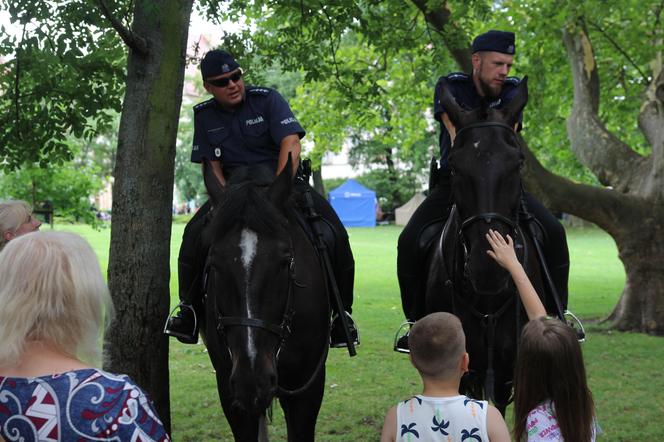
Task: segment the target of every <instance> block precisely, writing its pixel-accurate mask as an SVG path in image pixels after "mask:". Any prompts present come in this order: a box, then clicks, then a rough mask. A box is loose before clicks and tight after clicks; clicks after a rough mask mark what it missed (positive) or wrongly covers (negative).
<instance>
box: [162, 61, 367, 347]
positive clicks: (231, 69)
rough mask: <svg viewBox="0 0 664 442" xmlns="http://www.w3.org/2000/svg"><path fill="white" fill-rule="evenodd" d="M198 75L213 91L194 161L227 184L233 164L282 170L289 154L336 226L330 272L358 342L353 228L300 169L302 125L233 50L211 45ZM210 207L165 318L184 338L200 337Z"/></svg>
mask: <svg viewBox="0 0 664 442" xmlns="http://www.w3.org/2000/svg"><path fill="white" fill-rule="evenodd" d="M201 74H202V76H203V84H204V86H205V90H207V91H208V92H209V93H210V94H211V95H212V96H213V98H211V99H209V100H207V101H204V102H202V103H200V104H198V105H196V106H194V142H193V149H192V153H191V161H193V162H196V163H201V162H202V161H203V160H206V161H208V162H209V164H210V166H211V168H212V171H213V172H214V174H215V176H216V177H217V178H218V179H219V182H220V183H221V184H222V185H225V184H226V179H227V178H228V177H229V176H231V175H232V174H233V170H234V169H236V168H237V167H240V166H249V165H266V166H268V167H270V168H271V169H273V170H274V171H275V172H276V173H277V174H278V173H279V172H280V171H281V170H282V169H283V168H284V167H285V166H286V163H287V161H288V156H289V154H290V155H291V157H292V160H293V175H294V176H295V178H296V179H295V189H296V191H297V192H299V193H308V194H309V195H310V196H311V199H310V200H313V204H312V205H313V209H314V210H315V212H316V213H317V214H319V215H320V217H322V219H323V220H324V221H325V223H326V224H327V225H329V226H331V230H332V231H333V234H334V237H335V239H336V244H334V247H333V248H332V249H333V251H334V253H333V255H332V256H331V261H332V262H333V264H334V265H333V267H334V268H333V273H334V275H331V276H333V277H334V278H335V281H336V283H337V285H338V287H339V292H340V294H341V299H342V303H343V308H344V310H345V312H346V313H345V315H346V319H347V322H348V323H349V325H350V332H351V338H352V339H353V341H354V342H355V343H357V329H356V327H355V324H354V323H353V321H352V318H351V317H350V314H349V312H350V311H351V306H352V303H353V282H354V273H355V263H354V260H353V254H352V252H351V249H350V244H349V241H348V234H347V233H346V230H345V229H344V227H343V225H342V224H341V221H340V220H339V218H338V217H337V215H336V213H335V212H334V210H333V209H332V207H331V206H330V205H329V203H328V202H327V201H326V200H325V199H324V198H323V197H321V196H320V195H319V194H318V193H317V192H315V191H313V190H312V189H311V187H310V186H309V184H308V182H307V179H305V178H304V177H303V175H302V171H301V170H302V169H301V167H299V158H300V151H301V145H300V139H301V138H302V137H304V134H305V132H304V129H302V126H300V123H299V122H298V121H297V119H296V118H295V116H294V115H293V112H292V111H291V109H290V107H289V106H288V103H287V102H286V100H284V99H283V97H282V96H281V95H280V94H279V93H278V92H277V91H275V90H273V89H270V88H265V87H253V86H247V87H245V84H244V80H243V78H242V75H243V71H242V68H241V67H240V65H239V64H238V63H237V61H236V60H235V58H234V57H233V56H232V55H230V54H229V53H227V52H224V51H221V50H212V51H209V52H208V53H207V54H206V55H205V57H204V58H203V60H202V61H201ZM210 210H211V206H210V202H209V201H208V202H206V203H205V204H204V205H203V206H202V207H201V208H200V210H199V211H198V212H197V213H196V215H194V217H193V218H192V219H191V221H190V222H189V223H188V224H187V226H186V228H185V231H184V234H183V237H182V245H181V247H180V255H179V256H178V277H179V295H180V304H179V305H178V307H179V312H178V314H177V315H176V316H172V317H170V318H169V319H168V320H167V322H166V326H165V329H164V332H165V333H166V334H169V335H172V336H175V337H177V338H178V340H180V341H181V342H184V343H195V342H197V340H198V336H197V335H198V327H197V322H196V320H195V319H196V318H195V314H196V313H195V308H194V305H198V304H200V298H201V294H202V290H203V287H202V280H203V277H202V273H203V268H204V261H205V255H206V252H207V250H204V249H205V247H204V246H202V245H201V232H202V230H203V227H204V225H205V223H206V219H207V218H208V217H207V216H206V215H207V214H208V212H209V211H210ZM333 305H334V303H333ZM336 310H338V309H336ZM341 322H342V321H341V317H340V316H339V315H338V314H335V317H334V319H333V323H332V331H331V338H330V345H331V346H333V347H344V346H346V345H347V344H346V339H345V334H344V330H343V329H342V327H341Z"/></svg>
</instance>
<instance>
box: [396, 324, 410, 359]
mask: <svg viewBox="0 0 664 442" xmlns="http://www.w3.org/2000/svg"><path fill="white" fill-rule="evenodd" d="M413 324H415V323H414V322H412V321H404V322H402V323H401V325H400V326H399V328H398V329H397V332H396V333H395V334H394V347H393V349H394V351H396V352H399V353H410V348H402V347H399V346H398V345H397V344H398V343H399V340H400V339H401V338H403V337H406V336H408V334H409V333H410V328H411V327H412V326H413ZM404 330H405V331H404Z"/></svg>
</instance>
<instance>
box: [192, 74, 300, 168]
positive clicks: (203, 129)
mask: <svg viewBox="0 0 664 442" xmlns="http://www.w3.org/2000/svg"><path fill="white" fill-rule="evenodd" d="M292 134H298V135H299V137H300V138H302V137H304V134H305V132H304V129H302V126H300V123H299V122H298V121H297V119H296V118H295V116H294V115H293V112H292V111H291V109H290V106H288V103H287V102H286V100H284V98H283V97H282V96H281V95H280V94H279V92H277V91H275V90H274V89H270V88H266V87H253V86H247V87H246V89H245V97H244V101H243V103H242V105H241V106H240V107H239V108H237V109H236V110H234V111H228V110H224V109H222V108H221V106H220V105H219V104H218V103H217V102H216V101H215V99H214V98H212V99H210V100H207V101H204V102H202V103H200V104H197V105H196V106H194V143H193V148H192V152H191V161H193V162H195V163H200V162H202V161H203V159H207V160H210V161H221V164H222V167H223V170H224V173H228V172H231V171H232V170H233V169H234V168H236V167H238V166H247V165H257V164H265V165H267V166H268V167H271V168H272V170H276V168H277V163H278V161H279V144H280V143H281V140H283V139H284V138H285V137H286V136H288V135H292Z"/></svg>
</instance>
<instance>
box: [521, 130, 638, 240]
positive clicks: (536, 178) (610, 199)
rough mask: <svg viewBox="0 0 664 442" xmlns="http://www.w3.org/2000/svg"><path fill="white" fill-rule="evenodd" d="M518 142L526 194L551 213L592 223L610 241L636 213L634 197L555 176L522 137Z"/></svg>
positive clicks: (617, 235) (618, 234) (635, 199)
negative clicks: (562, 213) (609, 237)
mask: <svg viewBox="0 0 664 442" xmlns="http://www.w3.org/2000/svg"><path fill="white" fill-rule="evenodd" d="M521 141H522V143H521V144H522V150H523V152H524V155H525V159H526V161H525V167H524V170H523V171H522V176H523V179H524V182H525V186H526V189H527V190H528V191H529V192H531V193H533V194H534V195H535V196H536V197H537V198H538V199H539V200H540V201H541V202H542V203H543V204H544V205H545V206H547V207H548V208H549V209H551V210H552V211H556V212H565V213H570V214H572V215H575V216H578V217H579V218H583V219H585V220H587V221H590V222H592V223H595V224H597V225H598V226H599V227H600V228H601V229H602V230H605V231H607V232H608V233H609V234H611V236H613V237H614V238H617V237H619V236H620V235H621V233H620V232H621V230H620V228H621V226H622V225H623V223H622V220H624V214H625V213H626V212H629V211H631V210H636V209H635V208H636V207H637V206H638V205H637V198H635V197H631V196H626V195H624V194H621V193H620V192H617V191H615V190H613V189H610V188H604V187H596V186H589V185H586V184H578V183H574V182H573V181H571V180H569V179H567V178H563V177H561V176H558V175H555V174H553V173H551V172H549V171H548V170H546V169H545V168H544V166H542V164H540V162H539V161H538V160H537V158H536V157H535V156H534V155H533V153H532V152H531V151H530V149H529V148H528V146H527V145H526V143H525V141H523V139H522V138H521ZM629 201H633V202H634V204H630V203H629Z"/></svg>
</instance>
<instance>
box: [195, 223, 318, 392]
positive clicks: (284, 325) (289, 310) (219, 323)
mask: <svg viewBox="0 0 664 442" xmlns="http://www.w3.org/2000/svg"><path fill="white" fill-rule="evenodd" d="M289 242H290V247H289V258H288V289H287V295H286V305H285V307H284V312H283V315H282V318H281V322H280V323H279V325H277V324H275V323H272V322H269V321H264V320H262V319H256V318H248V317H245V316H224V315H223V314H222V312H221V310H220V309H219V305H218V303H217V297H216V296H214V294H212V297H213V303H214V314H215V317H216V330H217V335H218V336H219V338H220V339H221V341H222V342H223V343H224V345H225V346H226V349H227V350H228V354H229V358H230V360H231V361H232V360H233V353H232V351H231V348H230V346H229V345H228V340H227V334H226V330H227V329H228V327H253V328H260V329H263V330H265V331H268V332H270V333H272V334H274V335H276V336H277V338H278V339H279V341H278V344H277V349H276V351H275V356H274V366H275V367H276V366H277V364H278V362H279V355H280V354H281V350H282V348H283V346H284V343H285V342H286V340H287V339H288V337H289V336H290V334H291V327H290V325H291V322H292V319H293V316H294V315H295V309H294V308H293V297H294V296H293V292H294V287H295V286H297V287H300V288H305V287H306V286H305V285H303V284H301V283H300V282H298V281H297V278H296V275H295V273H296V272H295V268H296V266H295V253H294V251H293V250H294V248H293V240H292V238H291V237H290V236H289ZM210 261H211V259H210V254H208V257H207V263H206V265H205V283H204V287H205V293H206V296H207V295H209V294H210V291H209V290H208V287H209V286H208V284H209V281H210V278H209V276H210V274H211V273H212V270H213V269H214V267H213V266H212V265H211V263H210ZM328 348H329V347H328V346H327V345H325V346H324V351H323V352H322V356H321V359H320V360H319V362H318V364H317V366H316V368H315V370H314V371H313V373H312V375H311V377H310V379H309V380H308V381H307V382H305V383H304V385H302V386H301V387H298V388H296V389H292V390H289V389H285V388H283V387H280V386H279V385H277V390H278V394H279V395H283V396H292V395H296V394H299V393H301V392H303V391H304V390H306V389H308V388H309V387H310V386H311V384H312V383H313V381H314V380H315V379H316V377H317V375H318V373H319V372H320V370H321V369H322V367H323V365H325V360H326V359H327V353H328Z"/></svg>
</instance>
